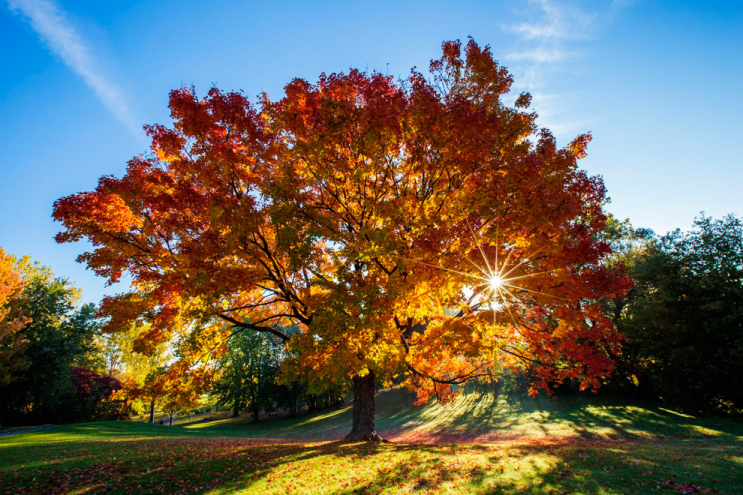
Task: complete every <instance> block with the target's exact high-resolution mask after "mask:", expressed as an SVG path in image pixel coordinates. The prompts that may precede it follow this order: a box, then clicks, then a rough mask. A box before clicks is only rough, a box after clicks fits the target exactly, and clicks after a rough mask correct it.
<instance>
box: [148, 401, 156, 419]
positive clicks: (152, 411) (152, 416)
mask: <svg viewBox="0 0 743 495" xmlns="http://www.w3.org/2000/svg"><path fill="white" fill-rule="evenodd" d="M148 423H151V424H154V423H155V398H154V397H153V398H152V400H150V420H149V421H148Z"/></svg>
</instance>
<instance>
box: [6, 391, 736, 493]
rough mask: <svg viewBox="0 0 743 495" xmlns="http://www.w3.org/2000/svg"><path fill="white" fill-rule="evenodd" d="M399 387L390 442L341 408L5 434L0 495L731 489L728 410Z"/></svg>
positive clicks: (388, 402)
mask: <svg viewBox="0 0 743 495" xmlns="http://www.w3.org/2000/svg"><path fill="white" fill-rule="evenodd" d="M401 393H402V392H401V391H399V390H389V391H386V392H383V393H381V394H379V396H378V408H377V410H378V416H377V418H378V419H377V424H378V428H379V430H380V431H381V432H382V434H383V436H385V437H386V438H389V439H392V440H393V441H394V442H393V443H385V444H363V443H362V444H350V443H345V442H341V441H338V440H339V439H341V438H342V437H343V435H344V434H345V433H347V432H348V429H349V427H350V422H351V409H350V406H344V407H341V408H337V409H332V410H326V411H322V412H319V413H316V414H313V415H304V416H299V417H296V418H279V419H271V420H265V421H259V422H257V423H253V422H251V421H250V420H249V419H248V418H246V417H241V418H237V419H235V420H233V419H229V420H227V419H222V420H220V421H214V422H210V423H194V424H191V425H187V426H183V427H181V426H175V427H169V426H162V425H157V424H155V425H148V424H144V423H141V422H104V423H89V424H80V425H72V426H65V427H60V428H55V429H51V430H43V431H38V432H34V433H29V434H20V435H14V436H8V437H5V438H0V493H50V492H53V491H55V490H58V491H61V493H128V492H131V493H141V492H149V493H189V492H195V493H213V494H227V493H245V494H256V495H257V494H282V495H283V494H285V493H296V494H301V493H307V494H310V493H327V494H339V495H340V494H349V495H350V494H362V493H384V494H403V493H408V494H409V493H415V494H445V493H449V494H459V493H477V494H498V493H532V494H545V495H547V494H550V493H552V494H553V495H554V494H561V493H565V494H567V493H576V494H577V493H585V494H635V493H648V494H650V493H653V494H658V493H661V494H662V493H669V495H672V494H673V493H674V490H675V491H676V492H678V490H677V488H678V487H682V489H683V487H686V488H688V489H689V490H693V489H699V487H701V488H702V489H703V490H706V491H699V490H698V491H697V493H716V494H720V495H724V494H734V493H740V492H739V488H738V487H739V485H740V480H741V479H743V471H742V470H743V447H742V446H743V436H741V435H742V433H743V427H742V426H741V424H740V423H737V422H734V421H730V420H725V419H720V418H696V417H693V416H688V415H679V414H673V411H667V410H664V409H661V408H657V407H653V406H650V405H637V404H635V405H630V404H622V403H617V402H615V401H606V400H603V399H600V398H596V399H592V398H557V399H552V398H547V397H540V398H538V399H537V400H532V399H528V398H526V397H520V396H503V395H501V396H498V397H495V396H493V395H492V394H489V395H484V396H482V397H480V396H478V395H476V394H470V395H468V396H467V397H462V399H461V400H460V401H457V402H455V403H454V404H452V405H450V406H445V407H442V406H440V405H436V404H430V405H428V406H425V407H406V406H405V402H404V400H403V398H402V397H403V396H402V395H401ZM408 402H410V401H408ZM473 440H474V441H473ZM674 487H676V488H674ZM694 487H696V488H694ZM689 493H695V492H693V491H691V492H689Z"/></svg>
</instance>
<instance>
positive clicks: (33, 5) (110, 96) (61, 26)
mask: <svg viewBox="0 0 743 495" xmlns="http://www.w3.org/2000/svg"><path fill="white" fill-rule="evenodd" d="M8 7H9V8H10V10H11V11H12V12H14V13H15V14H17V15H20V16H21V17H22V18H23V19H24V20H25V21H26V22H28V24H30V25H31V27H32V28H33V30H34V31H36V33H37V34H38V35H39V37H40V38H41V40H42V41H43V42H44V43H45V44H46V45H47V46H48V47H49V49H50V50H51V51H52V52H53V53H55V54H56V55H58V56H59V57H60V58H61V59H62V61H63V62H64V63H65V64H66V65H67V66H68V67H69V68H70V69H72V70H73V71H74V72H75V73H77V74H78V75H79V76H80V77H81V78H82V79H83V81H85V84H87V85H88V87H89V88H90V89H92V90H93V92H94V93H95V94H96V96H97V97H98V99H100V100H101V102H102V103H103V105H105V107H106V108H107V109H108V111H109V112H111V114H112V115H113V116H114V117H115V118H116V119H117V120H118V121H119V122H120V123H121V124H123V125H124V127H125V128H126V129H127V131H128V132H129V133H130V134H132V136H134V137H135V138H137V139H141V138H142V137H143V133H142V129H141V127H140V126H139V124H138V123H137V121H136V119H135V118H134V117H133V115H132V112H131V109H130V106H129V103H128V101H127V99H126V97H125V95H124V92H123V91H122V90H121V88H120V87H119V86H118V85H117V84H116V83H115V82H114V81H113V80H112V79H111V77H110V76H109V75H108V74H106V73H105V71H104V70H103V69H102V68H101V64H100V63H99V61H97V60H96V58H95V56H94V55H93V53H92V51H91V49H90V45H89V44H88V43H86V41H85V39H84V38H83V36H81V35H80V33H79V32H78V31H77V30H76V29H75V27H74V26H73V24H72V23H71V22H70V19H69V16H68V15H67V14H66V13H65V12H64V11H63V10H62V9H61V8H60V7H59V6H58V5H57V4H56V3H55V2H54V1H53V0H8Z"/></svg>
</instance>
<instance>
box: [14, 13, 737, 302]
mask: <svg viewBox="0 0 743 495" xmlns="http://www.w3.org/2000/svg"><path fill="white" fill-rule="evenodd" d="M468 35H471V36H473V37H474V38H475V40H476V41H477V42H478V43H480V44H481V45H486V44H488V45H491V47H492V49H493V53H494V54H495V56H496V58H497V59H498V60H499V61H500V62H501V63H502V64H503V65H505V66H506V67H508V68H509V69H510V70H511V71H512V73H513V74H514V77H515V87H514V89H515V91H517V92H518V91H523V90H526V91H530V92H532V94H533V95H534V101H533V108H535V109H536V111H537V112H538V113H539V114H540V125H543V126H545V127H548V128H550V129H552V130H553V132H554V133H555V134H556V136H557V137H558V140H559V142H560V143H561V144H566V143H567V142H568V141H570V140H571V139H572V137H574V136H575V135H576V134H579V133H582V132H585V131H591V132H592V133H593V136H594V141H593V143H592V144H591V146H590V147H589V156H588V158H587V159H585V160H584V161H583V162H582V167H583V168H585V169H587V170H588V171H589V172H590V173H591V174H594V175H596V174H598V175H602V176H603V177H604V181H605V183H606V185H607V187H608V190H609V196H610V197H611V198H612V202H611V204H610V205H609V206H608V210H609V211H611V212H612V213H614V214H615V215H617V216H619V217H622V218H624V217H628V218H630V220H631V221H632V223H633V224H634V225H636V226H641V227H648V228H652V229H653V230H655V231H656V232H659V233H665V232H666V231H668V230H672V229H675V228H677V227H680V228H682V229H688V228H689V227H690V226H691V223H692V221H693V219H694V217H695V216H697V215H699V213H700V212H701V211H704V212H706V213H707V214H708V215H712V216H716V217H719V216H722V215H724V214H727V213H736V214H738V215H743V191H741V187H742V186H743V154H742V153H741V151H740V148H741V143H743V140H742V139H741V138H740V134H741V129H740V120H741V116H743V95H742V94H741V91H742V90H743V2H740V1H730V2H715V1H710V2H699V1H697V2H692V1H689V2H683V1H671V0H668V1H643V0H637V1H613V2H611V1H605V2H604V1H585V2H571V1H557V0H542V1H532V2H528V1H527V2H524V1H518V0H513V1H484V0H483V1H459V2H450V1H449V2H438V1H432V0H427V1H425V2H423V1H421V2H418V1H406V2H392V1H376V2H367V1H364V2H351V1H346V2H340V1H339V2H322V1H316V2H288V1H287V2H282V1H273V2H247V1H243V2H238V1H221V2H198V1H186V0H180V1H171V0H164V1H159V2H125V1H116V2H88V1H70V0H9V1H7V2H5V3H4V4H3V5H2V7H0V44H1V45H2V46H3V47H4V50H3V55H2V64H1V65H0V71H2V72H0V74H1V75H2V77H0V94H1V95H2V98H0V115H1V116H2V117H1V118H0V193H1V194H0V211H1V212H2V214H0V246H3V247H4V248H5V249H6V250H7V251H9V252H11V253H14V254H16V255H24V254H30V255H31V256H32V257H33V258H34V259H35V260H38V261H40V262H42V263H44V264H48V265H51V266H52V267H53V268H54V271H55V273H57V274H59V275H62V276H65V277H68V278H70V279H71V280H73V281H74V282H76V283H77V284H78V285H79V286H81V287H82V288H83V290H84V298H85V300H86V301H92V302H96V301H98V300H99V299H100V297H101V296H102V295H103V294H104V293H112V292H116V291H120V290H122V288H121V287H118V288H116V287H113V288H105V287H104V281H103V280H102V279H98V278H96V277H95V276H94V275H93V274H92V273H90V272H87V271H86V270H85V268H84V266H82V265H78V264H76V263H75V262H74V259H75V257H76V256H77V255H78V254H80V253H81V252H82V251H83V250H84V249H85V245H83V244H78V245H69V244H68V245H57V244H55V243H54V241H53V239H52V237H53V235H54V234H55V233H56V232H57V231H58V230H59V226H58V225H56V224H55V223H54V222H52V220H51V218H50V215H51V207H52V203H53V202H54V201H55V200H56V199H57V198H59V197H62V196H66V195H69V194H72V193H75V192H79V191H84V190H90V189H92V188H94V187H95V184H96V182H97V180H98V178H99V177H100V176H102V175H108V174H114V175H121V174H122V172H123V170H124V167H125V164H126V162H127V160H128V159H130V158H131V157H132V156H134V155H136V154H139V153H141V152H143V151H145V150H146V149H147V141H146V139H145V137H144V133H143V132H142V131H141V125H142V124H146V123H149V124H151V123H168V122H169V116H168V110H167V95H168V92H169V91H170V90H171V89H174V88H177V87H179V86H181V85H184V84H185V85H191V84H193V85H195V86H196V88H197V91H198V92H199V93H200V94H202V95H203V94H204V93H206V91H207V90H208V89H209V88H210V87H211V86H212V85H213V84H216V85H217V86H218V87H220V88H221V89H226V90H232V89H242V90H243V91H245V93H246V94H248V95H257V94H258V92H260V91H266V92H268V94H269V95H270V96H271V97H272V98H279V97H280V96H281V94H282V88H283V86H284V85H285V84H286V83H287V82H289V81H290V80H291V79H292V78H294V77H302V78H306V79H308V80H310V81H312V80H315V79H316V78H317V75H318V74H319V73H320V72H328V73H330V72H337V71H346V70H348V69H349V68H350V67H356V68H360V69H369V70H374V69H376V70H378V71H380V72H389V73H390V74H393V75H403V76H404V75H406V74H407V73H408V72H409V70H410V68H411V67H413V66H417V67H419V68H421V69H425V68H427V67H428V62H429V60H430V59H431V58H435V57H438V56H439V52H440V48H439V47H440V44H441V42H442V41H444V40H451V39H462V40H465V39H466V37H467V36H468Z"/></svg>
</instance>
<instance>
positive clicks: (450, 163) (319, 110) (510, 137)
mask: <svg viewBox="0 0 743 495" xmlns="http://www.w3.org/2000/svg"><path fill="white" fill-rule="evenodd" d="M430 71H431V75H430V77H429V78H426V77H425V76H424V75H423V74H422V73H420V72H418V71H417V70H413V71H411V73H410V75H409V76H408V77H407V78H406V79H404V80H401V81H395V80H394V79H393V78H392V77H390V76H385V75H382V74H379V73H365V72H360V71H358V70H351V71H350V72H348V73H347V74H343V73H340V74H331V75H325V74H322V75H321V76H320V78H319V80H318V81H317V82H316V83H309V82H307V81H305V80H302V79H295V80H293V81H291V82H290V83H289V84H288V85H287V86H286V87H285V95H284V96H283V97H282V98H281V99H279V100H277V101H272V100H270V99H269V97H268V95H266V94H263V95H261V96H260V98H259V100H258V101H257V102H256V103H255V104H253V103H251V102H250V101H249V99H248V98H246V97H245V96H244V95H243V94H241V93H235V92H227V93H225V92H222V91H220V90H218V89H216V88H213V89H211V90H210V91H209V93H208V95H207V96H206V97H205V98H203V99H200V98H199V97H197V95H196V92H195V91H194V90H193V89H190V88H180V89H178V90H175V91H172V92H171V94H170V110H171V115H172V117H173V120H174V123H173V125H172V126H170V127H167V126H161V125H154V126H149V127H147V132H148V134H149V135H150V136H151V138H152V153H151V154H146V155H141V156H138V157H135V158H134V159H132V160H131V161H130V162H129V164H128V167H127V172H126V174H125V175H124V176H123V177H122V178H116V177H112V176H105V177H103V178H101V179H100V181H99V185H98V187H97V188H96V190H95V191H92V192H83V193H79V194H75V195H72V196H68V197H65V198H62V199H60V200H58V201H57V202H56V203H55V207H54V218H55V219H57V220H58V221H60V222H62V223H63V225H64V227H65V229H64V231H63V232H61V233H59V234H58V236H57V240H58V241H59V242H72V241H78V240H82V239H87V240H88V241H89V242H90V243H91V244H92V246H93V249H92V250H91V251H89V252H87V253H84V254H82V255H81V256H80V257H79V261H81V262H84V263H87V265H88V266H89V267H90V268H91V269H93V270H94V271H95V272H96V273H97V274H99V275H101V276H104V277H107V278H108V279H109V281H110V282H116V281H118V280H120V279H121V277H122V276H123V274H124V273H125V272H126V273H128V275H129V276H130V277H131V279H132V280H133V283H132V285H131V290H130V291H129V292H126V293H123V294H120V295H117V296H113V297H108V298H106V299H105V300H104V301H103V302H102V306H101V313H102V315H104V316H105V317H107V318H108V321H107V324H106V326H107V328H108V329H109V330H111V331H115V330H116V329H123V328H129V326H130V325H131V324H132V322H135V321H139V322H142V323H144V322H146V328H147V329H148V331H147V332H145V333H143V334H142V335H141V337H140V338H139V340H138V348H139V349H140V350H144V351H146V350H147V349H148V348H151V347H152V346H156V345H158V344H160V343H162V342H165V341H173V342H177V344H178V346H179V349H180V350H179V356H180V357H181V361H182V362H183V363H186V364H184V367H183V369H184V370H190V371H191V372H195V370H198V369H199V368H198V364H199V363H201V362H203V360H204V359H205V356H206V355H207V354H209V353H210V352H215V353H219V352H223V351H224V349H225V345H226V342H227V340H228V339H229V337H230V336H231V335H233V334H234V333H235V332H236V331H258V332H268V333H270V334H273V335H274V336H277V337H278V338H281V339H283V340H285V341H286V345H287V347H288V349H289V350H290V355H292V356H295V359H293V360H292V361H291V362H290V363H288V364H287V368H288V369H293V370H295V371H298V372H304V373H309V374H311V375H313V376H315V377H316V378H317V379H322V380H327V381H334V380H343V379H345V380H347V379H349V378H351V379H353V380H354V384H355V386H356V388H357V389H358V390H362V389H363V390H366V392H364V393H366V394H367V396H368V391H369V382H371V383H372V387H371V393H372V402H371V407H372V409H371V423H369V418H368V416H369V414H362V415H361V416H360V417H357V415H356V413H357V412H359V411H357V409H359V408H360V407H361V406H357V404H360V403H361V402H362V401H359V400H358V399H359V397H358V396H357V400H356V401H355V404H354V432H356V433H355V435H356V437H359V438H361V437H363V436H375V435H376V434H375V432H374V428H373V381H374V380H375V379H387V378H389V377H391V376H394V375H395V374H398V373H406V374H407V376H408V379H407V382H406V383H407V384H408V386H410V387H411V388H414V389H416V390H417V392H418V394H419V399H420V400H421V401H424V400H426V399H427V398H428V397H430V396H431V395H435V396H437V397H438V398H439V399H440V400H447V398H448V397H450V394H451V388H450V385H451V384H455V383H460V382H462V381H464V380H466V379H468V378H471V377H476V376H481V375H484V374H488V373H490V371H491V370H492V369H493V367H494V366H518V365H519V363H523V362H528V363H530V365H531V367H532V369H533V370H534V374H533V376H534V377H535V378H534V379H535V383H534V385H535V387H539V386H542V387H546V386H547V384H548V383H553V382H556V381H561V380H564V379H575V380H577V381H579V382H580V383H581V385H582V387H584V388H586V387H595V386H597V385H598V380H599V378H600V377H601V376H604V375H605V374H607V373H609V372H610V370H611V369H612V366H613V364H612V359H611V353H612V352H614V351H615V350H616V346H617V345H618V341H619V335H618V333H617V332H616V329H615V327H614V326H613V325H612V323H611V322H610V321H609V320H608V319H607V318H606V317H605V316H604V315H603V314H602V312H601V308H600V307H599V305H597V304H595V303H594V301H596V300H597V299H598V298H600V297H605V296H609V295H612V294H619V293H621V292H623V291H624V290H625V289H626V288H627V286H628V281H627V279H626V278H625V277H624V276H623V275H622V274H621V272H620V271H618V270H614V269H610V268H607V267H606V266H603V265H602V264H601V260H602V257H604V256H605V255H606V254H607V253H608V252H609V251H610V250H609V247H608V244H607V243H606V242H604V241H602V240H600V238H599V235H598V233H599V232H600V230H601V229H602V227H603V225H604V222H605V216H604V214H603V211H602V205H603V204H604V202H605V200H606V199H605V188H604V185H603V182H602V180H601V179H600V178H598V177H589V176H588V175H587V174H586V173H585V172H584V171H582V170H580V169H579V168H578V167H577V160H578V159H580V158H582V157H584V156H585V148H586V145H587V144H588V142H589V141H590V135H588V134H584V135H580V136H578V137H577V138H576V139H575V140H573V141H572V142H571V143H570V144H569V145H568V146H567V147H566V148H564V149H559V148H558V147H557V144H556V140H555V138H554V137H553V135H552V134H551V133H550V132H549V131H548V130H546V129H539V128H538V127H537V125H536V117H537V115H536V113H534V112H531V111H529V110H528V107H529V105H530V101H531V96H530V95H528V94H526V93H524V94H522V95H520V96H519V97H518V98H516V99H515V103H514V105H513V106H509V105H507V104H506V101H505V100H506V99H507V98H509V96H508V95H509V91H510V89H511V84H512V77H511V76H510V75H509V73H508V72H507V70H506V69H505V68H504V67H502V66H500V65H499V64H498V63H497V62H496V61H495V60H494V58H493V56H492V54H491V51H490V49H489V48H488V47H485V48H482V47H480V46H478V45H477V44H476V43H475V42H474V41H472V40H470V41H469V43H467V45H466V46H465V47H462V46H461V44H460V43H459V42H446V43H444V44H443V55H442V57H441V58H440V59H438V60H434V61H432V62H431V66H430ZM290 325H297V326H298V327H299V328H300V329H301V330H302V331H301V332H300V333H299V334H297V335H294V336H292V337H291V338H290V337H289V336H287V335H285V334H284V333H283V332H282V331H281V328H284V327H288V326H290ZM361 382H364V384H362V383H361ZM361 413H363V411H361V412H359V414H361ZM367 413H368V411H367Z"/></svg>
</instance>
